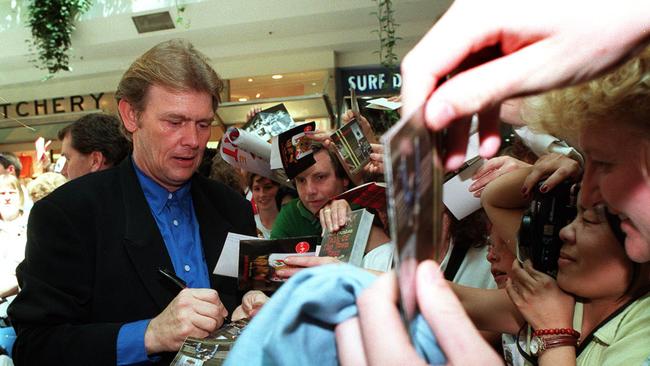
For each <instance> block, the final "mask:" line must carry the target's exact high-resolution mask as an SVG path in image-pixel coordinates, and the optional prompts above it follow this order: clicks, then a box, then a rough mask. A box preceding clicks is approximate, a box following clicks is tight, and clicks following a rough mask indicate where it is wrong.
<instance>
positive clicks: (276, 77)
mask: <svg viewBox="0 0 650 366" xmlns="http://www.w3.org/2000/svg"><path fill="white" fill-rule="evenodd" d="M271 78H273V79H275V80H279V79H282V75H280V74H275V75H273V76H271Z"/></svg>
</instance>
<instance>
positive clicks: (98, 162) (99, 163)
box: [90, 151, 107, 172]
mask: <svg viewBox="0 0 650 366" xmlns="http://www.w3.org/2000/svg"><path fill="white" fill-rule="evenodd" d="M105 168H107V166H106V158H105V157H104V154H102V153H101V151H93V152H91V153H90V171H91V172H96V171H99V170H102V169H105Z"/></svg>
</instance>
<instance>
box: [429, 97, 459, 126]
mask: <svg viewBox="0 0 650 366" xmlns="http://www.w3.org/2000/svg"><path fill="white" fill-rule="evenodd" d="M453 118H454V109H453V108H452V107H451V106H450V105H449V104H447V103H443V102H439V101H434V102H431V103H428V104H427V107H426V110H425V119H426V120H427V125H428V126H429V127H430V128H433V129H434V130H438V129H440V128H441V126H446V125H447V123H448V122H449V121H451V120H452V119H453Z"/></svg>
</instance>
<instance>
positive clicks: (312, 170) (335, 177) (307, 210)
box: [271, 143, 350, 239]
mask: <svg viewBox="0 0 650 366" xmlns="http://www.w3.org/2000/svg"><path fill="white" fill-rule="evenodd" d="M312 148H313V149H314V160H316V163H315V164H314V165H312V166H311V167H309V169H307V170H305V171H304V172H302V173H300V174H298V175H297V176H296V178H295V180H294V183H295V185H296V189H297V190H298V198H296V199H294V200H292V201H291V202H289V203H287V204H286V205H284V206H283V207H282V210H280V213H279V214H278V217H277V218H276V219H275V223H274V224H273V230H272V231H271V239H277V238H288V237H295V236H303V235H321V232H322V229H321V224H320V221H319V218H318V211H319V210H320V209H321V207H323V206H324V205H325V204H326V203H327V202H328V201H329V200H330V199H331V198H333V197H334V196H336V195H339V194H341V193H343V192H345V191H346V190H347V189H348V186H349V184H350V180H349V179H348V178H347V175H346V173H345V170H344V169H343V167H342V166H341V164H340V163H339V161H338V159H337V158H336V156H334V154H333V153H331V152H329V151H328V150H327V149H325V148H323V147H322V146H321V145H320V144H318V143H314V144H313V145H312Z"/></svg>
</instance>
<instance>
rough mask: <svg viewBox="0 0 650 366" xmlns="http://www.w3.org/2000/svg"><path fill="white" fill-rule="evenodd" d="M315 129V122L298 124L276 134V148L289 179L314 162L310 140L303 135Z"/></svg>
mask: <svg viewBox="0 0 650 366" xmlns="http://www.w3.org/2000/svg"><path fill="white" fill-rule="evenodd" d="M315 129H316V122H307V123H303V124H301V125H298V126H296V127H294V128H292V129H290V130H288V131H285V132H283V133H281V134H280V135H279V136H278V150H279V152H280V159H281V160H282V166H283V167H284V171H285V173H286V174H287V177H288V178H289V179H293V178H295V177H296V176H297V175H298V174H300V173H302V172H303V171H305V170H306V169H308V168H309V167H311V166H312V165H314V164H315V163H316V160H314V151H313V150H312V149H311V142H312V140H311V139H309V138H306V137H305V135H306V134H307V133H309V132H313V131H314V130H315Z"/></svg>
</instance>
